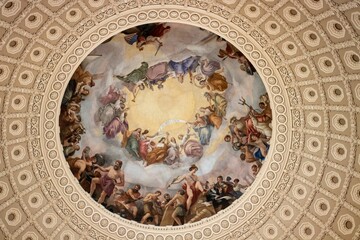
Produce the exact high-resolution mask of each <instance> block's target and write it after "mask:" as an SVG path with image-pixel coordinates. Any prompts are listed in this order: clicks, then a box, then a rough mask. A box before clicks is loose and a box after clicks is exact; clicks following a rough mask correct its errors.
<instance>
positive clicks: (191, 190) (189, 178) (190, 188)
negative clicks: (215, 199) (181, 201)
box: [168, 164, 205, 212]
mask: <svg viewBox="0 0 360 240" xmlns="http://www.w3.org/2000/svg"><path fill="white" fill-rule="evenodd" d="M197 170H198V167H197V166H196V165H195V164H193V165H191V167H190V168H189V172H188V173H185V174H184V175H182V176H179V177H177V178H175V179H174V180H173V181H172V183H170V184H169V186H168V187H170V185H172V184H174V183H180V182H182V181H185V183H186V194H187V200H186V209H187V212H189V211H190V207H191V204H192V200H193V198H194V194H195V192H196V191H200V192H201V193H202V194H204V193H205V190H204V188H203V186H202V185H201V183H200V181H199V178H198V176H197V175H196V174H195V173H196V171H197Z"/></svg>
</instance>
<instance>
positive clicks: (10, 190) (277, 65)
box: [0, 0, 360, 240]
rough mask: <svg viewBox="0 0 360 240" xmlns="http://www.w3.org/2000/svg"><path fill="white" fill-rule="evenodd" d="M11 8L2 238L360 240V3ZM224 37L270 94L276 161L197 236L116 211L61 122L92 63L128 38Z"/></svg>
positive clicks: (6, 29) (116, 2)
mask: <svg viewBox="0 0 360 240" xmlns="http://www.w3.org/2000/svg"><path fill="white" fill-rule="evenodd" d="M0 4H1V6H0V8H1V9H0V11H1V14H0V38H1V42H0V48H1V54H0V111H1V118H0V125H1V130H2V131H1V132H0V137H1V147H0V151H1V155H0V156H1V159H0V239H93V238H95V239H139V240H140V239H146V240H170V239H175V240H181V239H186V240H191V239H228V240H230V239H231V240H233V239H359V238H360V224H359V223H360V211H359V206H360V182H359V178H360V141H359V136H360V125H359V122H360V121H359V118H360V54H359V52H360V51H359V48H360V45H359V32H360V7H359V6H360V3H359V1H346V0H333V1H331V0H302V1H299V0H291V1H282V0H280V1H272V0H264V1H258V0H257V1H256V0H254V1H250V0H211V1H201V0H128V1H120V0H89V1H85V0H78V1H66V0H43V1H40V0H38V1H29V2H28V1H22V0H10V1H2V2H1V3H0ZM151 22H178V23H185V24H190V25H194V26H198V27H201V28H203V29H206V30H208V31H211V32H213V33H215V34H217V35H219V36H221V37H223V38H224V39H226V40H227V41H228V42H230V43H231V44H233V45H234V46H235V47H236V48H238V49H239V50H240V51H241V52H242V53H243V54H244V55H245V56H246V57H247V58H248V59H249V60H250V61H251V62H252V64H253V65H254V66H255V68H256V70H257V72H258V73H259V75H260V77H261V79H262V80H263V83H264V85H265V88H266V90H267V92H268V94H269V98H270V102H271V106H272V110H273V112H272V114H273V122H272V127H273V133H272V139H271V146H272V147H271V148H270V150H269V153H268V156H267V160H266V162H265V164H264V165H263V167H262V170H261V172H260V173H259V176H258V177H257V178H256V180H255V182H254V183H253V185H252V186H251V187H250V188H249V189H248V190H247V191H246V193H245V194H244V195H243V196H242V198H241V199H239V201H237V202H235V203H234V204H232V205H231V206H229V207H228V208H226V209H224V210H223V211H221V212H220V213H218V214H217V215H214V216H212V217H209V218H206V219H203V220H201V221H199V222H196V223H193V224H187V225H183V226H177V227H176V226H174V227H171V226H168V227H156V226H149V225H141V224H138V223H136V222H131V221H127V220H125V219H121V218H120V217H118V216H116V215H114V214H112V213H110V212H108V211H107V210H105V208H103V207H101V206H100V205H99V204H97V203H96V202H95V201H93V200H92V199H91V198H90V196H89V195H88V194H87V193H86V192H85V191H83V190H82V188H81V187H80V185H79V183H78V182H77V180H76V179H75V178H74V177H73V175H72V173H71V171H70V170H69V167H68V166H67V163H66V161H65V159H64V156H63V154H62V146H61V144H60V139H59V127H58V116H59V113H60V105H61V99H62V96H63V94H64V92H65V88H66V86H67V83H68V82H69V80H70V78H71V76H72V74H73V73H74V72H75V70H76V68H77V67H78V66H79V64H80V63H81V62H82V60H83V59H85V57H86V56H87V55H88V54H89V53H90V52H91V51H92V50H93V49H95V48H96V47H97V46H98V45H100V44H101V43H102V42H103V41H104V40H106V39H108V38H109V37H111V36H113V35H115V34H118V33H120V32H121V31H123V30H125V29H128V28H131V27H134V26H137V25H141V24H144V23H151Z"/></svg>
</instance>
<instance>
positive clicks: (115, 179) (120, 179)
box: [90, 160, 125, 204]
mask: <svg viewBox="0 0 360 240" xmlns="http://www.w3.org/2000/svg"><path fill="white" fill-rule="evenodd" d="M94 166H97V167H98V169H99V170H101V171H103V172H106V173H105V174H104V175H102V176H101V177H100V178H93V179H92V180H91V185H90V196H92V195H93V194H94V192H95V189H96V185H97V184H100V185H101V188H102V192H101V195H100V197H99V199H98V203H100V204H101V203H103V202H104V201H105V197H106V196H110V195H111V194H112V193H113V191H114V188H115V186H116V187H117V188H123V187H124V184H125V176H124V171H123V170H121V167H122V161H120V160H117V161H115V164H114V166H109V167H106V168H103V167H101V166H98V165H97V164H94Z"/></svg>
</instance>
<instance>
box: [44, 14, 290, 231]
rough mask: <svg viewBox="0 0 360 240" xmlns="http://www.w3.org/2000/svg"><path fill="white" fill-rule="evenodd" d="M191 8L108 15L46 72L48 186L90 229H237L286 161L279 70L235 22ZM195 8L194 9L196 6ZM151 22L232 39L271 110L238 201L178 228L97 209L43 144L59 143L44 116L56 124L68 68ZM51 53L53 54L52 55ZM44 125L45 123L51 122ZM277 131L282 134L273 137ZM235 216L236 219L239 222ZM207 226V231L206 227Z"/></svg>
mask: <svg viewBox="0 0 360 240" xmlns="http://www.w3.org/2000/svg"><path fill="white" fill-rule="evenodd" d="M196 11H197V10H196V9H193V11H191V12H190V11H179V10H177V9H171V8H169V9H166V10H164V9H159V10H141V9H139V10H138V12H137V14H136V13H131V14H129V15H127V16H121V15H120V16H113V17H111V18H108V19H107V20H105V21H103V22H101V23H99V24H98V25H97V26H96V27H93V28H92V30H93V31H92V33H88V32H87V33H85V34H83V35H82V36H81V38H79V39H77V40H76V41H75V42H73V43H72V44H71V46H70V47H69V48H68V49H67V50H66V52H67V56H68V57H67V58H66V59H65V58H62V59H60V60H58V61H57V65H56V70H55V71H54V72H53V74H52V75H51V76H49V82H48V86H47V91H46V94H45V96H44V101H43V106H42V108H41V110H42V115H43V116H45V119H42V121H43V122H42V123H41V125H42V126H45V127H44V129H41V133H40V135H41V136H42V137H41V147H42V150H43V153H44V156H45V158H47V161H45V163H46V167H47V169H48V171H49V172H50V174H51V176H53V177H54V178H52V179H53V181H52V183H53V184H54V188H55V189H56V190H57V191H59V192H64V193H65V195H63V197H64V200H65V202H66V203H67V205H68V206H69V207H70V208H71V209H72V210H73V211H74V212H76V213H77V214H78V215H79V217H80V218H81V219H82V221H84V222H87V221H90V222H91V223H94V222H95V223H100V224H99V225H95V227H93V228H92V229H93V231H95V232H96V233H98V234H100V235H102V234H104V233H105V232H106V234H108V233H110V234H111V235H112V236H114V237H123V236H125V235H129V234H130V232H131V231H133V232H134V234H135V233H136V232H143V233H146V234H154V230H155V232H156V234H157V233H161V234H165V235H166V234H170V233H174V231H175V230H176V232H177V233H179V234H180V235H179V236H182V237H184V236H185V235H186V234H197V235H199V233H198V231H195V230H196V229H198V228H199V226H201V228H202V229H204V231H203V232H200V234H203V235H204V236H211V235H212V234H221V233H224V232H223V231H224V230H226V231H229V228H232V227H237V228H239V226H240V225H243V224H244V223H245V222H246V221H247V220H249V219H251V217H253V216H255V215H256V214H258V211H257V210H258V209H260V207H261V206H263V205H264V203H265V202H266V201H267V199H268V198H269V197H270V195H271V189H272V188H273V187H274V186H275V185H276V184H277V183H278V181H279V179H280V174H269V173H274V172H275V171H276V172H278V171H282V170H283V167H284V166H285V165H286V164H283V163H284V162H286V158H285V152H286V151H285V149H288V144H289V142H288V141H286V139H289V133H288V131H287V129H288V128H289V119H287V115H288V114H286V112H287V107H286V105H288V102H287V100H286V99H287V98H286V97H284V96H285V95H286V93H285V92H283V91H282V89H283V83H282V82H280V81H279V80H278V79H281V75H280V73H279V72H278V70H277V69H276V68H275V66H274V65H273V63H272V62H271V57H269V56H268V55H267V54H263V52H265V51H264V50H262V49H261V46H260V45H259V44H257V43H252V41H253V40H252V39H250V37H249V36H248V33H247V32H246V31H244V30H243V29H242V28H240V27H238V26H236V25H235V24H234V25H229V23H228V22H223V21H222V20H221V19H219V17H218V16H215V15H213V14H210V13H206V14H209V16H206V15H204V14H205V13H204V12H201V13H197V12H196ZM198 11H199V12H200V10H198ZM154 16H155V17H154ZM151 22H178V23H184V24H190V25H195V26H198V27H202V28H205V29H207V30H209V31H211V32H213V33H215V34H217V35H219V36H220V37H223V38H224V39H226V40H227V41H228V42H230V43H232V44H233V45H234V46H235V47H236V48H237V49H239V50H240V51H241V52H242V53H243V54H244V55H245V56H246V57H247V58H248V59H249V60H250V61H251V62H252V64H253V65H254V66H255V67H256V69H257V71H258V73H259V75H260V77H261V79H262V80H263V82H264V85H265V88H266V90H267V92H268V94H269V98H270V102H271V107H272V109H273V137H272V140H271V145H272V147H271V149H270V152H269V154H268V156H267V158H268V161H267V162H266V163H265V164H264V166H263V169H264V170H263V171H261V172H260V176H258V177H257V179H256V180H255V182H254V184H253V185H252V187H251V189H249V191H247V192H246V193H245V194H244V195H243V197H242V198H241V199H240V201H238V202H237V203H234V204H232V205H231V206H229V207H228V208H226V209H225V210H223V211H222V212H221V213H218V214H216V215H214V216H213V217H210V218H206V219H204V220H201V221H200V222H197V223H194V224H188V225H186V226H181V227H166V228H165V229H164V228H163V227H155V226H143V225H141V224H137V223H133V222H130V221H128V220H124V219H121V218H120V217H117V216H115V215H114V214H111V213H110V212H108V211H107V210H105V209H103V208H100V207H99V205H98V204H97V203H95V202H94V201H93V200H92V199H91V198H90V197H89V195H87V194H85V192H84V191H83V190H82V188H81V187H80V185H79V184H78V182H77V181H75V179H74V178H73V176H72V173H71V172H70V170H69V169H68V167H67V163H66V161H65V159H64V157H63V156H62V154H61V153H62V150H61V148H62V146H61V144H56V145H55V146H50V147H49V146H48V145H47V144H46V143H47V142H49V141H55V142H57V143H59V139H58V135H59V129H58V128H57V127H55V126H52V127H50V128H48V127H47V124H46V123H47V122H49V121H51V122H55V123H58V115H59V112H60V103H61V99H62V97H61V96H62V95H63V93H64V91H65V88H66V86H67V82H68V81H69V79H70V77H71V76H72V73H73V72H74V71H75V69H76V67H77V66H78V65H79V64H80V63H81V61H82V60H83V59H84V58H85V57H86V56H87V55H88V54H89V53H90V52H91V51H92V50H93V49H94V48H96V47H97V46H98V45H99V44H100V43H101V42H102V41H104V40H106V39H107V38H109V37H110V36H112V35H115V34H117V33H120V32H121V31H123V30H125V29H127V28H130V27H133V26H136V25H141V24H144V23H151ZM95 29H96V31H95ZM89 32H90V31H89ZM70 38H71V36H70ZM78 46H81V47H78ZM54 57H55V55H54V56H53V58H54ZM59 92H60V94H59ZM275 104H276V105H275ZM48 125H49V126H51V124H48ZM55 125H56V124H55ZM50 132H52V133H54V132H55V135H54V134H50ZM278 136H284V137H282V138H279V137H278ZM275 139H276V140H275ZM275 141H276V142H275ZM59 159H60V160H59ZM280 163H281V164H280ZM63 169H65V170H63ZM260 189H261V190H260ZM79 195H80V196H81V197H80V196H79ZM240 219H241V221H239V220H240ZM239 222H240V224H239ZM124 229H125V230H124ZM208 230H210V232H209V231H208ZM209 234H210V235H209ZM130 235H132V234H130ZM194 237H195V236H194Z"/></svg>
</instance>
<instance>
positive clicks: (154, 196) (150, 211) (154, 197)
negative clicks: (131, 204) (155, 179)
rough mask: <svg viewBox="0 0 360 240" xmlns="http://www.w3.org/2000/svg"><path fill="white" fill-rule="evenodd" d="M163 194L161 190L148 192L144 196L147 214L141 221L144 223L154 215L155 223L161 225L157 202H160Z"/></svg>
mask: <svg viewBox="0 0 360 240" xmlns="http://www.w3.org/2000/svg"><path fill="white" fill-rule="evenodd" d="M160 195H161V192H160V191H156V192H155V193H148V194H147V195H146V196H145V198H144V213H145V215H144V216H143V217H142V218H141V223H142V224H144V223H145V221H146V220H147V219H148V218H149V217H151V216H153V217H154V220H155V224H156V225H159V213H158V212H157V210H156V209H155V204H157V203H158V201H159V197H160Z"/></svg>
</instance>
